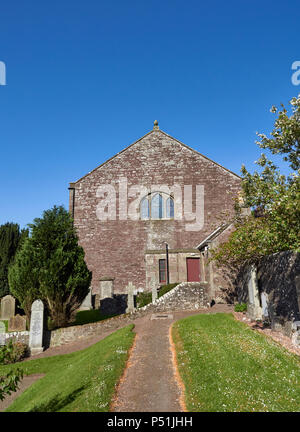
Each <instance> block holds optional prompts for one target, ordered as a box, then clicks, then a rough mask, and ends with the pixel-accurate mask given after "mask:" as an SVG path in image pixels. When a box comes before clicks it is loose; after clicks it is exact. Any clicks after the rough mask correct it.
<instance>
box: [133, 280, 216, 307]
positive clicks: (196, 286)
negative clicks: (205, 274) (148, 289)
mask: <svg viewBox="0 0 300 432" xmlns="http://www.w3.org/2000/svg"><path fill="white" fill-rule="evenodd" d="M207 303H208V283H207V282H182V283H180V284H178V285H177V286H176V287H175V288H173V289H172V290H170V291H169V292H167V293H166V294H164V295H163V296H161V297H160V298H158V299H156V300H155V301H154V302H153V303H150V304H148V305H146V306H144V307H142V308H141V310H143V311H147V312H150V311H153V312H164V311H170V310H173V311H176V310H197V309H200V308H203V307H207V306H208V305H207Z"/></svg>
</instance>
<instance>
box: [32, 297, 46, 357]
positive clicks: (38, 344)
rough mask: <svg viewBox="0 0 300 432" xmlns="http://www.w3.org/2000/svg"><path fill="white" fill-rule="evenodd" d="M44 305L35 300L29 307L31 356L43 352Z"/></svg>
mask: <svg viewBox="0 0 300 432" xmlns="http://www.w3.org/2000/svg"><path fill="white" fill-rule="evenodd" d="M43 325H44V304H43V302H42V301H41V300H35V301H34V302H33V303H32V306H31V318H30V331H29V348H30V353H31V355H35V354H40V353H41V352H43Z"/></svg>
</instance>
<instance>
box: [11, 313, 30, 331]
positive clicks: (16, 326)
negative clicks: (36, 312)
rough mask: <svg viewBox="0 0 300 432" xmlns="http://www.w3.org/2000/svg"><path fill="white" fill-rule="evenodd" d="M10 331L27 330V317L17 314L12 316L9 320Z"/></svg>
mask: <svg viewBox="0 0 300 432" xmlns="http://www.w3.org/2000/svg"><path fill="white" fill-rule="evenodd" d="M8 330H9V331H25V330H26V317H23V316H21V315H16V316H14V317H11V318H10V320H9V322H8Z"/></svg>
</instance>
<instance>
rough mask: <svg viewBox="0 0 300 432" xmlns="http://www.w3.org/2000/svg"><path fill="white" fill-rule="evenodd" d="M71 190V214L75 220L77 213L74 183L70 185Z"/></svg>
mask: <svg viewBox="0 0 300 432" xmlns="http://www.w3.org/2000/svg"><path fill="white" fill-rule="evenodd" d="M68 189H69V191H70V192H69V213H70V215H71V218H72V219H74V213H75V187H74V183H70V187H69V188H68Z"/></svg>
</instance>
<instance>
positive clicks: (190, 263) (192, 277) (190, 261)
mask: <svg viewBox="0 0 300 432" xmlns="http://www.w3.org/2000/svg"><path fill="white" fill-rule="evenodd" d="M186 267H187V281H188V282H200V258H187V259H186Z"/></svg>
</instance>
